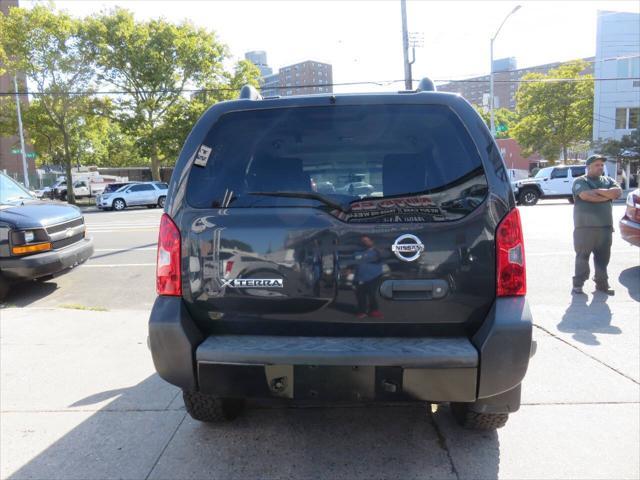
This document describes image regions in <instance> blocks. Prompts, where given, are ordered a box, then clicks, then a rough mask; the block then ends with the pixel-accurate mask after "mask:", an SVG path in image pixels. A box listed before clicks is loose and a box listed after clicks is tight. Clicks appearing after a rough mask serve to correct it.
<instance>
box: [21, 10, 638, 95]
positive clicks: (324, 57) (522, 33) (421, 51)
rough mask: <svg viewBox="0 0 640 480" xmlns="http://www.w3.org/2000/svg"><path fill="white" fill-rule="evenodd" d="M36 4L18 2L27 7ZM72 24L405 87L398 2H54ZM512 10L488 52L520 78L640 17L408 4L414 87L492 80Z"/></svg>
mask: <svg viewBox="0 0 640 480" xmlns="http://www.w3.org/2000/svg"><path fill="white" fill-rule="evenodd" d="M35 3H37V2H36V1H21V2H20V5H21V6H23V7H27V8H28V7H30V6H31V5H33V4H35ZM55 5H56V6H57V7H58V8H61V9H63V10H66V11H68V12H69V13H70V14H72V15H74V16H78V17H82V16H87V15H92V14H95V13H97V12H100V11H102V10H105V9H111V8H113V7H115V6H120V7H124V8H127V9H129V10H131V11H132V12H134V14H135V15H136V17H137V18H139V19H149V18H157V17H164V18H165V19H167V20H170V21H173V22H180V21H182V20H184V19H188V20H190V21H191V22H193V23H194V24H196V25H198V26H202V27H206V28H207V29H210V30H214V31H215V32H216V33H217V35H218V38H219V39H220V40H221V41H222V42H224V43H226V44H227V45H228V46H229V48H230V51H231V54H232V55H233V57H235V58H236V59H240V58H243V57H244V53H245V52H246V51H249V50H265V51H266V52H267V55H268V62H269V64H270V66H272V67H273V68H274V71H275V70H277V69H278V68H279V67H282V66H285V65H290V64H292V63H296V62H299V61H304V60H317V61H320V62H327V63H331V64H332V65H333V80H334V83H348V82H360V81H386V80H399V79H402V78H403V77H404V70H403V57H402V24H401V15H400V0H377V1H365V0H361V1H338V0H332V1H331V0H326V1H310V0H308V1H305V0H302V1H293V0H290V1H268V0H263V1H249V0H235V1H222V0H220V1H204V0H202V1H188V0H181V1H176V0H173V1H169V0H167V1H151V0H147V1H144V0H128V1H127V0H113V1H103V0H93V1H90V0H75V1H58V2H55ZM516 5H521V6H522V8H521V9H520V10H518V11H517V12H516V13H515V14H514V15H513V16H511V17H510V18H509V19H508V20H507V22H506V23H505V25H504V27H503V28H502V30H501V31H500V34H499V36H498V37H497V39H496V41H495V45H494V58H501V57H516V60H517V64H518V68H525V67H529V66H533V65H540V64H544V63H551V62H556V61H564V60H571V59H575V58H582V57H589V56H594V55H595V48H596V17H597V12H598V10H606V11H627V12H636V13H638V12H640V2H638V1H635V0H631V1H615V0H610V1H602V0H601V1H577V0H576V1H521V2H517V1H510V0H508V1H507V0H505V1H480V0H477V1H446V2H445V1H420V0H414V1H412V0H408V1H407V23H408V30H409V31H410V32H417V33H420V34H421V35H422V37H423V46H422V47H421V48H418V49H417V50H416V61H415V64H414V65H413V77H414V79H420V78H422V77H424V76H428V77H430V78H432V79H434V80H450V79H460V78H465V77H470V76H477V75H484V74H487V73H488V72H489V65H490V60H489V58H490V57H489V43H490V42H489V39H490V38H491V37H492V36H493V35H494V34H495V31H496V30H497V28H498V26H499V25H500V23H501V22H502V20H503V19H504V18H505V16H506V15H507V14H509V12H511V11H512V10H513V8H514V7H515V6H516ZM402 88H403V85H402V82H399V83H395V84H385V85H383V86H376V85H366V86H365V85H360V86H350V87H346V86H345V87H336V88H335V89H334V91H336V92H347V91H349V92H350V91H379V90H397V89H402Z"/></svg>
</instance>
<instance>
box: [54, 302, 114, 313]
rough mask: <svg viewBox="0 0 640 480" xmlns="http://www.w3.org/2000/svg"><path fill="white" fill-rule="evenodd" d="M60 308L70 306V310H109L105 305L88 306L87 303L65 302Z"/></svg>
mask: <svg viewBox="0 0 640 480" xmlns="http://www.w3.org/2000/svg"><path fill="white" fill-rule="evenodd" d="M60 308H68V309H70V310H87V311H90V312H108V311H109V310H108V309H107V308H104V307H87V306H86V305H79V304H77V303H65V304H63V305H60Z"/></svg>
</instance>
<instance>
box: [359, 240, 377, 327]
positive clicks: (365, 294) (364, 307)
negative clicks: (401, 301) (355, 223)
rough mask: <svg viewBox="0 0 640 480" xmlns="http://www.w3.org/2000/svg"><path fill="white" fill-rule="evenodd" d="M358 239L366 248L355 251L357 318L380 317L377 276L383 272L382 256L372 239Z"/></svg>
mask: <svg viewBox="0 0 640 480" xmlns="http://www.w3.org/2000/svg"><path fill="white" fill-rule="evenodd" d="M360 241H361V242H362V244H363V245H364V246H365V247H366V250H363V251H360V252H358V253H356V255H355V260H356V268H355V275H354V277H353V283H354V285H355V286H356V299H357V300H358V313H357V317H358V318H365V317H366V316H367V315H369V316H371V317H374V318H382V317H383V315H382V312H381V311H380V310H379V309H378V298H377V295H378V278H379V277H380V276H381V275H382V273H383V268H382V258H381V255H380V252H379V251H378V250H377V249H376V248H375V246H374V244H373V240H371V238H369V237H367V236H366V235H365V236H363V237H362V238H361V239H360Z"/></svg>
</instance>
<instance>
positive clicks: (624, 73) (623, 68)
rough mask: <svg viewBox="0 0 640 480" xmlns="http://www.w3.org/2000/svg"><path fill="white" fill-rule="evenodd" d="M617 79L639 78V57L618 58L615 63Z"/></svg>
mask: <svg viewBox="0 0 640 480" xmlns="http://www.w3.org/2000/svg"><path fill="white" fill-rule="evenodd" d="M616 67H617V72H616V73H617V76H618V77H619V78H635V77H638V76H640V57H633V58H619V59H618V60H617V61H616Z"/></svg>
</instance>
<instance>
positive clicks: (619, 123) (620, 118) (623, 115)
mask: <svg viewBox="0 0 640 480" xmlns="http://www.w3.org/2000/svg"><path fill="white" fill-rule="evenodd" d="M625 128H627V109H626V108H616V130H623V129H625Z"/></svg>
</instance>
